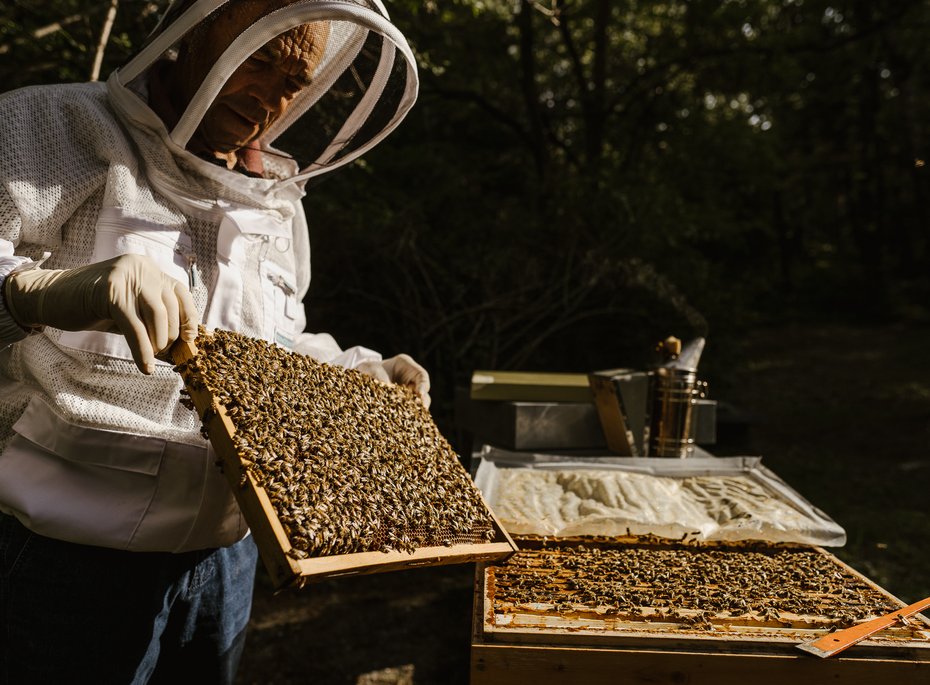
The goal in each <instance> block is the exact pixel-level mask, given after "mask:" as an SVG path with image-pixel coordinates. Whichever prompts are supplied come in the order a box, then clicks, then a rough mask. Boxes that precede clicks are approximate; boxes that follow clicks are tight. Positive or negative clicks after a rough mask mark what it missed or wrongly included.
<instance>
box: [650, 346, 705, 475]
mask: <svg viewBox="0 0 930 685" xmlns="http://www.w3.org/2000/svg"><path fill="white" fill-rule="evenodd" d="M657 349H658V351H659V353H660V354H661V355H662V357H663V358H664V362H663V363H661V365H660V366H658V367H657V368H655V369H654V370H653V371H652V372H651V373H650V385H649V394H650V400H649V405H650V407H651V416H650V423H649V450H648V454H649V456H650V457H676V458H685V457H690V456H692V455H693V454H694V447H695V438H696V436H697V418H696V412H695V409H694V408H695V405H697V402H698V400H699V399H702V398H704V397H706V396H707V383H706V382H705V381H699V380H698V379H697V363H698V360H699V359H700V356H701V352H702V351H703V349H704V338H697V339H695V340H693V341H692V342H691V343H689V345H688V346H687V347H686V348H685V350H684V351H682V348H681V340H679V339H678V338H674V337H669V338H667V339H666V340H664V341H662V342H661V343H659V345H658V348H657Z"/></svg>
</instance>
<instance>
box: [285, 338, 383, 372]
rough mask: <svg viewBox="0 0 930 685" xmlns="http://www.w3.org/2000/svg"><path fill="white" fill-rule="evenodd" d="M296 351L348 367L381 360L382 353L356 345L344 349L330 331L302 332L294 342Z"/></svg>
mask: <svg viewBox="0 0 930 685" xmlns="http://www.w3.org/2000/svg"><path fill="white" fill-rule="evenodd" d="M294 351H295V352H298V353H299V354H305V355H307V356H308V357H313V358H314V359H316V360H317V361H320V362H324V363H326V364H334V365H336V366H344V367H345V368H347V369H354V368H355V367H357V366H358V365H359V364H361V363H362V362H367V361H376V362H379V361H381V354H380V353H378V352H375V351H374V350H369V349H368V348H367V347H361V346H355V347H350V348H349V349H347V350H343V349H342V348H340V347H339V344H338V343H337V342H336V341H335V339H334V338H333V336H331V335H330V334H329V333H301V334H300V337H299V338H298V339H297V342H296V343H294Z"/></svg>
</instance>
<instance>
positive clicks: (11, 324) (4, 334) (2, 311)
mask: <svg viewBox="0 0 930 685" xmlns="http://www.w3.org/2000/svg"><path fill="white" fill-rule="evenodd" d="M31 263H32V260H31V259H29V258H28V257H17V256H15V255H11V256H2V257H0V349H4V348H6V347H9V346H10V345H12V344H13V343H15V342H19V341H20V340H22V339H24V338H27V337H29V334H30V333H33V332H35V330H36V329H32V328H23V327H22V326H20V325H19V324H18V323H16V319H14V318H13V315H12V314H10V310H9V309H8V308H7V306H6V298H5V297H4V295H3V293H4V292H5V289H4V284H5V283H6V277H7V276H9V275H10V274H11V273H13V272H14V271H16V270H17V269H19V267H21V266H23V265H24V264H31Z"/></svg>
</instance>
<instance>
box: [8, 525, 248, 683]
mask: <svg viewBox="0 0 930 685" xmlns="http://www.w3.org/2000/svg"><path fill="white" fill-rule="evenodd" d="M257 557H258V552H257V550H256V548H255V544H254V542H253V541H252V538H251V537H248V538H246V539H245V540H242V541H240V542H238V543H236V544H235V545H233V546H231V547H225V548H221V549H216V550H204V551H198V552H186V553H182V554H169V553H161V552H125V551H121V550H113V549H105V548H102V547H89V546H86V545H76V544H73V543H70V542H62V541H60V540H53V539H51V538H46V537H42V536H40V535H36V534H35V533H32V532H31V531H29V530H28V529H26V528H25V527H24V526H23V525H22V524H20V523H19V521H17V520H16V519H15V518H13V517H11V516H6V515H4V514H0V683H2V684H4V685H5V684H7V683H9V684H10V685H28V684H31V683H93V684H95V685H97V684H100V685H103V684H106V683H113V684H114V685H115V684H119V685H125V684H127V683H132V684H133V685H135V684H137V683H139V684H141V683H182V682H199V683H232V682H233V680H234V678H235V674H236V668H237V666H238V664H239V657H240V656H241V654H242V648H243V646H244V643H245V628H246V624H247V623H248V620H249V610H250V608H251V604H252V588H253V584H254V580H255V565H256V559H257Z"/></svg>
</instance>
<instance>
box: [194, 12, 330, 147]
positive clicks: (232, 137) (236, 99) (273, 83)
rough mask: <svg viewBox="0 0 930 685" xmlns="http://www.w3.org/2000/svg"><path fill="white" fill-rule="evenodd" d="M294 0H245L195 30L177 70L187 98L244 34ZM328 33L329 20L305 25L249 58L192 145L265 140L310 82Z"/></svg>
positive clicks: (206, 117) (212, 108) (213, 106)
mask: <svg viewBox="0 0 930 685" xmlns="http://www.w3.org/2000/svg"><path fill="white" fill-rule="evenodd" d="M290 1H293V0H284V1H283V2H282V1H281V0H240V2H238V3H235V4H234V5H232V6H231V7H230V8H228V9H226V10H221V12H222V14H221V15H220V16H218V17H217V18H216V19H215V20H214V21H213V22H212V23H211V24H210V25H209V26H208V27H207V28H206V29H204V30H203V31H200V32H198V33H197V34H195V36H194V37H193V38H192V39H191V40H190V41H189V43H188V44H186V45H185V46H183V47H182V50H181V52H180V54H179V56H178V64H177V69H178V71H177V72H176V73H177V74H178V76H179V78H180V80H181V84H179V85H180V86H181V88H182V90H183V91H184V95H185V97H186V100H187V102H189V101H190V99H191V98H192V97H193V95H194V93H195V92H196V91H197V88H199V87H200V84H201V83H202V82H203V79H204V77H205V76H206V74H207V73H208V72H209V71H210V69H211V68H212V67H213V65H214V64H215V63H216V61H217V59H219V56H220V55H221V54H222V53H223V51H224V50H225V49H226V48H227V47H228V46H229V44H230V43H231V42H232V41H233V40H234V39H235V38H236V37H237V36H239V34H241V33H242V32H243V31H244V30H245V29H247V28H248V27H249V26H251V25H252V24H253V23H254V22H255V21H256V20H257V19H259V18H260V17H261V16H263V15H265V14H266V13H267V12H269V11H271V10H273V9H276V8H278V7H280V6H283V5H286V4H289V2H290ZM328 35H329V24H328V23H326V22H315V23H312V24H304V25H302V26H298V27H297V28H294V29H291V30H290V31H287V32H286V33H283V34H281V35H279V36H277V37H276V38H274V39H272V40H271V41H269V42H268V43H267V44H265V46H264V47H262V48H261V49H260V50H258V51H257V52H256V53H254V54H253V55H252V56H251V57H249V58H248V59H246V61H245V62H243V63H242V64H241V65H240V66H239V67H238V68H237V69H236V71H235V72H233V74H232V76H230V77H229V80H228V81H227V82H226V83H225V85H224V86H223V87H222V89H221V90H220V92H219V93H218V94H217V96H216V99H215V100H214V101H213V103H212V104H211V105H210V108H209V109H208V110H207V112H206V114H205V115H204V117H203V120H202V121H201V123H200V126H199V127H198V129H197V132H196V133H195V135H194V137H193V138H192V139H191V142H190V144H189V146H188V147H190V148H192V149H195V148H203V149H205V150H207V151H210V152H213V153H220V154H227V153H231V152H234V151H236V150H238V149H240V148H242V147H244V146H246V145H247V144H249V143H250V142H252V141H254V140H258V139H260V138H261V136H262V134H263V133H264V132H265V131H266V130H267V129H268V127H269V126H271V124H273V123H274V122H275V121H277V120H278V119H280V118H281V116H282V115H283V114H284V112H285V111H286V110H287V108H288V105H290V103H291V102H292V101H293V99H294V97H295V96H296V95H297V93H299V92H300V90H301V89H302V88H305V87H306V86H308V85H309V84H310V81H311V79H312V77H313V72H314V71H315V70H316V68H317V66H318V65H319V63H320V60H321V59H322V57H323V51H324V49H325V47H326V39H327V37H328Z"/></svg>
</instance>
